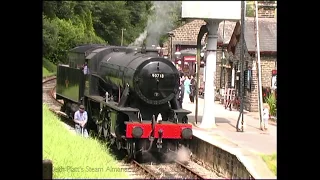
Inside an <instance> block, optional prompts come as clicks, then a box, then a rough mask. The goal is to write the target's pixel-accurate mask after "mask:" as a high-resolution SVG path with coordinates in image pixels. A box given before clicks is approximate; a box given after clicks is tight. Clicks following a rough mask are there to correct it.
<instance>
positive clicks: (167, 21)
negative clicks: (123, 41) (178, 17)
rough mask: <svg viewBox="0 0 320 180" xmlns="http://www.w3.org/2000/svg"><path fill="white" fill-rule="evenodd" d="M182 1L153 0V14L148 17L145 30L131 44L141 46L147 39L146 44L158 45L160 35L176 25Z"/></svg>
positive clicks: (148, 45)
mask: <svg viewBox="0 0 320 180" xmlns="http://www.w3.org/2000/svg"><path fill="white" fill-rule="evenodd" d="M180 4H181V2H180V1H153V7H152V9H153V11H154V14H153V16H150V17H149V18H148V23H147V27H146V28H145V30H144V32H143V33H141V34H140V35H139V37H138V38H137V39H136V40H135V41H134V42H133V43H132V44H130V45H129V46H141V45H142V43H143V41H144V40H146V46H147V47H150V46H152V45H156V46H157V45H158V44H159V40H160V37H161V36H162V35H164V34H167V33H168V32H169V31H170V30H172V28H173V27H174V21H175V17H174V16H175V15H174V14H175V13H176V10H177V9H178V8H181V7H180Z"/></svg>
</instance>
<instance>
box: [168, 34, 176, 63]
mask: <svg viewBox="0 0 320 180" xmlns="http://www.w3.org/2000/svg"><path fill="white" fill-rule="evenodd" d="M168 35H169V37H170V59H171V61H172V58H173V42H172V38H173V37H175V36H174V33H173V32H168Z"/></svg>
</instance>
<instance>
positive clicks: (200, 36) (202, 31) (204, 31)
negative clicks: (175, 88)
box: [195, 25, 209, 124]
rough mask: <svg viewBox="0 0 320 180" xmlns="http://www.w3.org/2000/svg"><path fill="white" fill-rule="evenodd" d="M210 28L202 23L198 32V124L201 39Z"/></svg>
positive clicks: (196, 115)
mask: <svg viewBox="0 0 320 180" xmlns="http://www.w3.org/2000/svg"><path fill="white" fill-rule="evenodd" d="M208 32H209V31H208V28H207V26H206V25H202V26H201V28H200V31H199V34H198V38H197V77H196V81H197V85H196V112H195V120H196V124H198V96H199V84H200V82H199V79H200V63H201V62H200V61H201V57H200V53H201V40H202V38H203V36H204V35H205V34H206V33H208Z"/></svg>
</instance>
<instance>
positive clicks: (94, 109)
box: [56, 45, 192, 159]
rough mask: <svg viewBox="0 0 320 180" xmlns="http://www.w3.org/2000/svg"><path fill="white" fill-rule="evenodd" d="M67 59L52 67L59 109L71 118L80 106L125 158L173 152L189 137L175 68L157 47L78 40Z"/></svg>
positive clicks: (93, 126)
mask: <svg viewBox="0 0 320 180" xmlns="http://www.w3.org/2000/svg"><path fill="white" fill-rule="evenodd" d="M68 58H69V59H68V60H69V64H67V65H63V64H60V65H58V67H57V68H58V69H57V86H56V98H57V99H59V100H63V101H64V105H63V106H62V107H61V111H63V112H65V113H66V114H67V115H68V116H69V117H70V118H72V117H73V115H74V113H75V111H77V110H78V107H79V106H80V105H81V104H82V105H84V106H85V108H86V111H87V112H88V123H87V128H88V129H89V130H93V131H95V132H96V133H97V134H98V135H99V136H100V137H102V138H104V139H106V140H107V141H109V142H110V143H111V144H114V145H116V147H117V149H118V150H124V151H126V152H127V155H128V157H129V158H131V159H135V158H136V157H137V155H139V154H140V155H141V154H142V153H143V152H150V151H157V152H164V153H165V152H168V151H176V150H177V149H178V147H179V146H180V145H181V144H185V143H188V141H189V140H190V139H191V138H192V125H190V124H188V118H187V114H189V113H191V112H190V111H187V110H185V109H182V108H181V107H180V105H179V103H178V101H177V98H176V96H177V94H178V91H179V72H178V70H177V69H176V67H175V66H174V65H173V64H172V62H171V61H169V60H167V59H165V58H163V57H161V56H159V53H158V50H157V49H152V48H130V47H119V46H105V45H83V46H79V47H75V48H73V49H71V50H70V51H69V52H68ZM83 64H87V67H88V73H87V74H84V72H83V71H82V69H81V67H82V66H83Z"/></svg>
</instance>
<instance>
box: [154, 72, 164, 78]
mask: <svg viewBox="0 0 320 180" xmlns="http://www.w3.org/2000/svg"><path fill="white" fill-rule="evenodd" d="M151 76H152V77H153V78H164V74H159V73H154V74H151Z"/></svg>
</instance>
